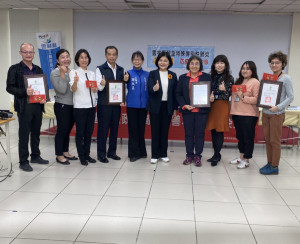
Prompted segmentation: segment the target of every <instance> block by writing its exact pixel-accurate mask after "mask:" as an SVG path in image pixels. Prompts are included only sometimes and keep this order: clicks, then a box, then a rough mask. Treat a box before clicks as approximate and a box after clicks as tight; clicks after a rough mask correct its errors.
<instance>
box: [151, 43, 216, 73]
mask: <svg viewBox="0 0 300 244" xmlns="http://www.w3.org/2000/svg"><path fill="white" fill-rule="evenodd" d="M162 51H166V52H169V53H170V56H171V58H172V60H173V66H172V68H182V69H185V68H186V64H187V62H188V59H189V57H190V56H192V55H197V56H199V57H200V58H201V59H202V61H203V69H207V70H208V69H209V70H210V68H211V64H212V61H213V59H214V47H201V46H199V47H196V46H159V45H154V46H152V45H148V55H147V67H148V68H156V66H155V59H156V57H157V55H158V54H159V53H160V52H162Z"/></svg>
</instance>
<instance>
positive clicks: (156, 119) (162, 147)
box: [147, 51, 177, 164]
mask: <svg viewBox="0 0 300 244" xmlns="http://www.w3.org/2000/svg"><path fill="white" fill-rule="evenodd" d="M155 65H156V66H157V67H158V69H156V70H152V71H151V72H150V74H149V77H148V92H149V99H148V104H147V110H148V111H149V113H150V123H151V137H152V141H151V151H152V156H151V163H154V164H155V163H157V161H158V159H159V158H161V159H162V161H163V162H169V158H168V154H167V150H168V136H169V128H170V123H171V119H172V118H174V117H175V116H176V110H177V101H176V98H175V91H176V85H177V76H176V74H175V73H174V72H172V71H169V68H170V67H172V65H173V62H172V59H171V56H170V54H169V53H168V52H165V51H162V52H161V53H160V54H159V55H158V56H157V58H156V61H155Z"/></svg>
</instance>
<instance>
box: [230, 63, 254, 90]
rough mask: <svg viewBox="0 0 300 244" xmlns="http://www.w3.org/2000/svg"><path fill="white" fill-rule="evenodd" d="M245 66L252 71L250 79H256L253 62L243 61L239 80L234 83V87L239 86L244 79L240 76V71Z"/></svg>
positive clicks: (240, 74)
mask: <svg viewBox="0 0 300 244" xmlns="http://www.w3.org/2000/svg"><path fill="white" fill-rule="evenodd" d="M245 64H246V65H248V66H249V69H250V70H251V71H252V75H251V78H255V79H258V76H257V71H256V65H255V63H254V62H253V61H245V62H244V63H243V64H242V66H241V69H240V73H239V78H238V79H237V80H236V81H235V84H236V85H240V84H242V83H243V80H244V77H243V76H242V69H243V66H244V65H245Z"/></svg>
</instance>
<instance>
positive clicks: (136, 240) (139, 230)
mask: <svg viewBox="0 0 300 244" xmlns="http://www.w3.org/2000/svg"><path fill="white" fill-rule="evenodd" d="M157 168H158V164H156V165H155V169H154V170H153V171H154V174H153V178H152V182H151V186H150V189H149V193H148V196H147V200H146V204H145V207H144V211H143V215H142V218H141V222H140V225H139V229H138V232H137V235H136V239H135V243H137V242H138V239H139V236H140V232H141V228H142V224H143V221H144V218H145V213H146V209H147V206H148V202H149V200H150V194H151V191H152V187H153V183H154V179H155V176H156V173H157Z"/></svg>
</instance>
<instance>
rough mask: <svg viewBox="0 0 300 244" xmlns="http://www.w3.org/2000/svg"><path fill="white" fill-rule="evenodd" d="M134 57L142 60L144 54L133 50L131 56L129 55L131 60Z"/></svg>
mask: <svg viewBox="0 0 300 244" xmlns="http://www.w3.org/2000/svg"><path fill="white" fill-rule="evenodd" d="M135 57H138V58H141V59H142V60H143V61H144V55H143V54H142V52H141V51H136V52H134V53H133V54H132V56H131V61H133V59H134V58H135Z"/></svg>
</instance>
